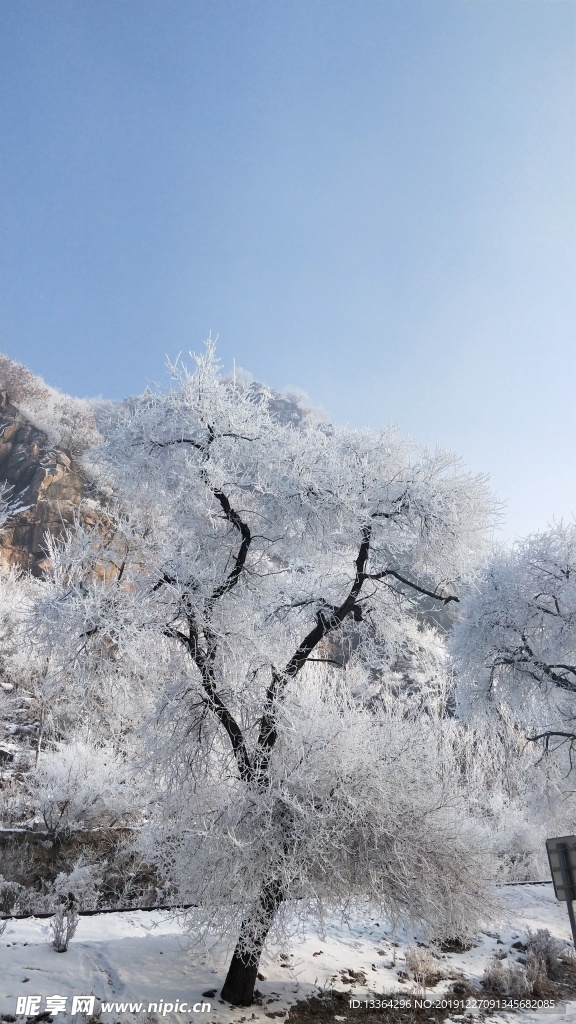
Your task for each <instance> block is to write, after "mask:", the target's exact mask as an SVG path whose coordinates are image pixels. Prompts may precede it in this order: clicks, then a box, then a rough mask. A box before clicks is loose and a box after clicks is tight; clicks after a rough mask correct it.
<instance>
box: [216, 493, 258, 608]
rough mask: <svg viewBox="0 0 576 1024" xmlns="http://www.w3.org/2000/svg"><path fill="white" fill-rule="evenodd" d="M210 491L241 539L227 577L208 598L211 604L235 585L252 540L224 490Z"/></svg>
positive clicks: (246, 526) (245, 524)
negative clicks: (232, 566)
mask: <svg viewBox="0 0 576 1024" xmlns="http://www.w3.org/2000/svg"><path fill="white" fill-rule="evenodd" d="M212 493H213V495H214V497H215V498H216V499H217V501H219V503H220V506H221V508H222V511H223V512H224V515H225V516H226V519H227V520H228V522H229V523H232V526H234V527H235V528H236V529H237V530H238V532H239V534H240V536H241V538H242V541H241V544H240V548H239V550H238V554H237V555H236V559H235V561H234V568H233V569H232V571H231V572H230V573H229V575H228V577H227V579H225V580H224V582H223V583H221V584H220V586H219V587H216V589H215V590H213V592H212V594H211V596H210V599H209V604H213V602H214V601H217V600H218V598H219V597H222V596H223V595H224V594H227V593H228V591H229V590H232V587H235V586H236V584H237V582H238V580H239V578H240V575H241V573H242V570H243V569H244V567H245V565H246V558H247V556H248V550H249V548H250V544H251V542H252V535H251V533H250V528H249V526H248V524H247V523H245V522H244V520H243V519H241V517H240V516H239V515H238V513H237V512H236V511H235V510H234V509H233V508H232V506H231V504H230V501H229V500H228V498H227V497H226V495H225V494H224V492H223V491H216V490H213V491H212Z"/></svg>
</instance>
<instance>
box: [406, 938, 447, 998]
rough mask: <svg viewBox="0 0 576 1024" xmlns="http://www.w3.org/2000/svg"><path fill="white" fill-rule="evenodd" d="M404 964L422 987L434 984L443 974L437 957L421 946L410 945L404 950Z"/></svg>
mask: <svg viewBox="0 0 576 1024" xmlns="http://www.w3.org/2000/svg"><path fill="white" fill-rule="evenodd" d="M406 966H407V968H408V970H409V971H410V972H411V974H412V975H413V976H414V980H415V981H417V982H419V984H420V985H422V988H426V987H427V986H428V985H435V984H436V983H437V982H438V981H439V980H440V978H441V977H442V974H443V972H442V969H441V966H440V964H439V962H438V960H437V958H436V957H435V956H434V954H433V953H431V952H430V950H428V949H424V948H423V947H422V946H410V947H409V948H408V949H407V950H406Z"/></svg>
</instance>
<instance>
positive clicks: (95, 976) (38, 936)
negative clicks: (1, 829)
mask: <svg viewBox="0 0 576 1024" xmlns="http://www.w3.org/2000/svg"><path fill="white" fill-rule="evenodd" d="M502 895H503V904H504V912H503V914H502V918H501V920H499V921H498V922H497V923H496V924H494V923H492V924H491V925H490V927H489V928H488V929H487V930H486V931H485V932H482V933H481V934H480V935H479V936H478V944H477V945H476V946H475V947H474V948H473V949H471V950H469V951H468V952H464V953H446V954H444V955H443V959H442V961H441V962H440V966H441V967H442V968H443V969H444V970H445V972H446V973H449V974H450V973H451V974H452V976H453V977H454V975H455V973H457V972H460V973H461V974H462V975H464V977H465V978H467V979H469V980H470V981H471V982H473V983H478V982H479V981H480V979H481V977H482V974H483V972H484V968H485V966H486V964H487V963H488V962H489V961H490V959H491V958H492V957H493V956H494V955H495V954H496V953H501V952H506V953H507V954H508V959H509V960H512V959H513V958H514V957H517V956H518V955H519V954H518V953H517V951H516V950H514V949H511V946H512V943H513V942H515V941H518V940H520V941H522V940H525V939H526V937H527V933H528V931H529V930H530V931H532V932H534V931H536V930H537V929H539V928H547V929H548V930H549V931H550V932H551V934H552V935H553V936H554V937H555V938H558V939H561V940H563V941H566V942H568V941H569V940H570V929H569V924H568V915H567V913H566V907H565V906H564V905H560V904H558V903H557V902H556V900H555V899H554V895H553V891H552V886H551V885H549V884H533V885H519V886H508V887H505V888H504V889H503V890H502ZM49 938H50V932H49V922H48V921H47V920H45V919H42V920H38V919H30V920H25V921H17V920H14V921H10V922H9V924H8V926H7V928H6V931H5V932H4V935H3V936H2V938H1V939H0V948H1V950H2V954H1V955H2V972H1V976H2V980H1V981H0V1015H3V1014H12V1015H13V1014H15V1013H16V1008H17V998H18V997H22V996H41V997H42V999H41V1001H40V1007H39V1009H40V1010H41V1011H43V1010H45V1009H47V1008H49V1006H48V1007H47V1005H46V997H52V996H56V995H58V996H61V997H67V1003H66V1007H67V1011H68V1012H69V1011H70V1010H71V1004H72V997H73V996H75V995H76V996H78V995H94V996H96V998H97V1000H98V1001H99V1002H100V1003H102V1004H103V1003H108V1002H114V1003H119V1004H120V1003H137V1004H138V1003H139V1004H142V1009H141V1010H140V1011H139V1012H136V1013H134V1012H130V1008H129V1007H128V1006H127V1007H126V1008H125V1009H123V1010H121V1009H120V1008H118V1009H112V1008H110V1009H108V1010H104V1009H102V1022H103V1024H106V1021H109V1022H110V1024H115V1022H117V1021H119V1020H122V1021H128V1020H139V1021H141V1022H143V1021H145V1020H146V1019H147V1018H156V1019H157V1020H159V1021H167V1022H168V1021H169V1022H171V1024H176V1022H178V1024H184V1022H187V1021H192V1020H196V1021H197V1020H198V1019H204V1020H205V1021H206V1024H208V1022H209V1024H236V1022H240V1021H254V1022H260V1024H269V1018H270V1017H271V1016H272V1014H275V1015H277V1016H278V1017H280V1016H284V1014H283V1013H282V1011H287V1010H288V1009H289V1007H290V1006H291V1005H293V1004H294V1002H296V1000H299V999H303V998H305V997H307V996H309V995H312V994H314V993H317V992H318V988H319V987H324V988H328V989H329V988H330V987H333V988H335V989H340V990H350V989H351V991H352V994H353V996H354V997H357V998H358V999H359V1000H362V998H366V996H367V995H368V992H369V991H372V992H380V993H382V992H394V991H395V992H398V993H401V994H402V995H403V996H404V997H408V996H410V995H412V996H420V997H421V996H422V990H421V988H419V987H418V985H416V983H415V982H414V981H412V980H405V979H404V980H403V981H401V980H400V979H399V975H398V972H399V971H406V973H408V972H407V970H406V963H405V953H406V949H407V947H408V946H409V945H411V944H413V943H414V939H415V936H414V935H413V934H406V933H404V934H403V935H401V936H400V935H397V934H396V935H393V934H392V932H391V931H390V929H389V928H387V926H386V923H385V921H384V920H377V919H376V918H371V919H366V918H365V919H355V920H352V921H350V923H349V924H342V922H340V921H336V920H328V921H327V922H326V933H325V934H324V935H323V936H322V937H319V935H318V934H315V933H314V932H313V931H311V930H309V931H308V932H306V934H305V935H304V936H303V937H302V939H301V940H299V941H297V942H294V943H293V944H292V945H291V946H285V947H282V948H276V949H273V950H272V951H270V952H269V953H268V954H267V955H265V956H264V958H263V961H262V965H261V973H262V974H263V975H264V980H262V981H259V982H258V987H259V989H260V991H261V993H262V996H263V999H262V1006H254V1007H251V1008H250V1009H248V1010H239V1009H233V1008H231V1007H229V1006H228V1005H226V1004H223V1003H221V1002H220V1001H219V998H218V996H219V991H220V987H221V985H222V982H223V978H224V974H225V962H224V959H223V958H222V957H221V958H220V961H219V960H218V958H217V956H216V959H215V960H210V959H207V958H205V957H203V956H202V955H200V954H199V952H198V949H197V948H196V949H195V948H194V947H191V946H190V943H189V941H188V939H187V937H186V934H185V932H184V929H183V925H182V922H181V921H179V920H178V919H177V918H174V917H173V916H171V914H170V913H168V912H163V911H130V912H125V913H114V914H102V915H97V916H94V917H82V918H81V919H80V923H79V925H78V930H77V932H76V935H75V936H74V938H73V939H72V941H71V942H70V947H69V949H68V952H66V953H57V952H56V951H55V950H54V949H53V948H52V946H51V945H50V944H49ZM394 942H395V943H397V944H396V945H394V944H393V943H394ZM350 972H354V973H355V974H357V973H363V974H364V975H365V976H366V984H365V985H363V984H359V983H357V984H352V985H351V979H350ZM346 979H348V980H346ZM449 984H450V982H449V981H441V982H440V983H439V984H438V985H437V986H435V988H434V989H433V990H429V991H428V996H429V997H431V998H438V997H439V996H441V995H442V993H443V992H445V991H446V989H447V988H448V986H449ZM214 989H215V990H216V992H215V994H214V995H211V996H203V993H205V992H210V991H211V990H214ZM161 1001H162V1005H160V1003H161ZM177 1001H178V1003H179V1004H182V1003H186V1004H187V1006H188V1007H189V1010H188V1011H187V1012H183V1013H181V1012H176V1009H175V1004H176V1002H177ZM202 1003H204V1004H210V1009H209V1010H208V1009H205V1010H204V1011H203V1012H201V1011H199V1010H197V1011H196V1012H194V1011H193V1010H192V1007H193V1006H194V1004H202ZM149 1004H157V1009H156V1010H154V1009H151V1010H149V1008H148V1007H149ZM170 1004H172V1007H173V1009H170V1008H169V1007H170ZM49 1005H50V1004H49ZM52 1005H53V1006H54V1004H52ZM96 1008H98V1003H97V1004H96ZM455 1012H457V1011H455ZM455 1012H454V1013H448V1012H447V1013H446V1020H447V1021H448V1020H450V1021H453V1020H454V1019H455ZM361 1017H362V1007H360V1008H357V1009H351V1010H350V1013H349V1015H347V1017H344V1011H343V1014H342V1015H338V1017H337V1018H336V1019H337V1020H338V1021H342V1020H347V1021H348V1022H349V1024H352V1022H353V1021H354V1020H356V1021H357V1022H358V1024H360V1021H361ZM67 1018H68V1014H66V1013H64V1012H59V1013H58V1014H57V1015H56V1016H55V1017H54V1019H55V1020H56V1021H57V1022H59V1024H64V1021H65V1020H66V1019H67ZM19 1019H24V1018H20V1017H19ZM68 1019H70V1020H72V1021H75V1022H77V1024H80V1022H81V1021H82V1019H83V1018H82V1016H81V1015H79V1014H76V1015H75V1016H74V1017H70V1018H68ZM460 1019H463V1018H462V1017H461V1018H460ZM488 1019H489V1020H490V1021H494V1022H496V1021H498V1022H504V1021H508V1020H510V1021H516V1022H517V1024H520V1022H521V1021H522V1022H524V1021H525V1022H526V1024H528V1022H529V1024H550V1022H551V1021H554V1022H556V1024H575V1022H576V1002H574V1003H571V1004H568V1005H567V1006H566V1009H565V1011H563V1012H561V1013H555V1014H554V1015H553V1016H551V1015H549V1014H542V1013H539V1012H537V1011H534V1012H525V1013H517V1014H514V1015H512V1014H506V1013H500V1014H498V1015H496V1016H492V1017H490V1018H488Z"/></svg>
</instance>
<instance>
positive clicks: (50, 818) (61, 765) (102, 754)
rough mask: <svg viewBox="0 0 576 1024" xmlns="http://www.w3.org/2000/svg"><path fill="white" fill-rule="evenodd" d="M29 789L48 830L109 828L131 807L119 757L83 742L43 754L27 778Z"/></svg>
mask: <svg viewBox="0 0 576 1024" xmlns="http://www.w3.org/2000/svg"><path fill="white" fill-rule="evenodd" d="M31 785H32V795H33V797H34V799H35V802H36V806H37V808H38V810H39V812H40V814H41V815H42V818H43V820H44V823H45V825H46V828H47V829H48V830H49V831H50V832H56V833H58V832H71V831H75V830H77V829H79V828H86V827H90V826H95V825H108V826H110V825H113V824H114V823H115V821H117V820H118V818H120V817H122V816H125V815H126V814H127V813H129V811H130V810H131V809H132V807H133V794H132V791H131V787H130V785H129V784H128V770H127V767H126V764H125V763H124V761H123V759H122V758H121V757H120V756H119V754H118V753H116V751H114V750H113V749H111V748H109V747H106V746H96V745H93V744H91V743H89V742H87V741H85V740H80V739H77V740H72V741H71V742H69V743H60V744H58V746H57V747H56V749H54V750H48V751H45V752H44V753H43V754H42V756H41V758H40V761H39V763H38V767H37V768H36V770H35V771H34V772H33V773H32V774H31Z"/></svg>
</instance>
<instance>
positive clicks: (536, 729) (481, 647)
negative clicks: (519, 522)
mask: <svg viewBox="0 0 576 1024" xmlns="http://www.w3.org/2000/svg"><path fill="white" fill-rule="evenodd" d="M460 613H461V614H460V619H459V622H458V624H457V625H456V627H455V629H454V631H453V633H452V637H451V644H450V646H451V652H452V656H453V658H454V661H455V664H456V668H457V671H458V675H459V679H460V683H459V691H458V699H459V705H460V709H461V712H462V713H470V712H471V711H472V712H474V711H476V712H481V713H485V712H488V713H494V714H495V715H498V716H500V718H501V719H502V718H504V719H506V720H512V721H515V722H517V723H518V724H520V725H522V726H523V727H524V728H525V730H526V732H527V734H528V735H529V737H530V738H531V739H533V740H534V741H539V742H542V743H543V744H544V745H545V747H546V749H548V750H550V749H552V748H555V747H557V746H558V745H559V744H567V745H568V747H569V752H570V759H571V763H572V756H573V753H574V750H575V749H576V526H575V525H574V524H572V525H563V524H558V525H555V526H553V527H551V528H550V529H548V530H546V531H545V532H542V533H537V534H533V535H532V536H529V537H526V538H525V539H524V540H522V541H518V542H517V543H516V544H514V546H513V547H512V548H511V549H510V550H501V551H499V552H497V553H496V554H495V556H494V557H493V558H492V560H491V561H490V563H489V565H488V566H487V568H486V571H485V573H484V574H483V576H482V578H481V580H480V581H479V583H478V585H477V587H476V588H475V589H474V590H473V591H472V592H470V593H469V594H468V595H467V596H466V598H465V599H464V601H463V602H462V605H461V608H460Z"/></svg>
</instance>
